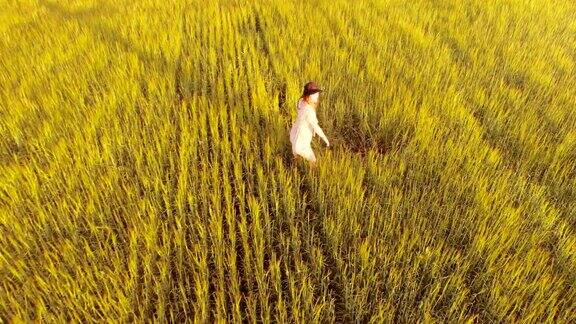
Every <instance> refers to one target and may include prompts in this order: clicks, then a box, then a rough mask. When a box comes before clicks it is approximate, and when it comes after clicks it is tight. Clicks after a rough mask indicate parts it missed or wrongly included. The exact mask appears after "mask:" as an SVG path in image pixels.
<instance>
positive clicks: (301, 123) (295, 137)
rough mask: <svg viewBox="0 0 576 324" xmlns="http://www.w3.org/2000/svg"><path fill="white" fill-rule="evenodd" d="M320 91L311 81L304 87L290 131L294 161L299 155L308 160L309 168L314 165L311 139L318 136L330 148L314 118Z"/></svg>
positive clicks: (314, 156)
mask: <svg viewBox="0 0 576 324" xmlns="http://www.w3.org/2000/svg"><path fill="white" fill-rule="evenodd" d="M322 91H323V90H322V89H319V88H318V86H317V85H316V83H314V82H312V81H311V82H308V83H306V85H304V91H303V93H302V96H301V97H300V98H299V99H298V104H297V109H298V116H297V117H296V121H295V122H294V124H293V125H292V128H291V129H290V142H291V143H292V154H293V157H294V159H295V158H296V157H297V156H298V155H300V156H302V157H303V158H304V159H306V160H308V161H309V162H310V165H311V166H314V165H315V163H316V155H314V151H312V147H311V146H310V143H311V142H312V137H314V136H315V135H316V134H318V135H319V136H320V138H322V139H323V140H324V142H325V143H326V146H327V147H328V146H330V142H329V141H328V138H327V137H326V135H325V134H324V132H323V131H322V128H320V126H319V125H318V119H317V118H316V107H317V106H318V97H319V95H320V92H322Z"/></svg>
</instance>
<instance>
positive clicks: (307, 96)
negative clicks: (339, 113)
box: [300, 94, 318, 108]
mask: <svg viewBox="0 0 576 324" xmlns="http://www.w3.org/2000/svg"><path fill="white" fill-rule="evenodd" d="M300 99H303V100H304V101H306V102H307V103H308V104H309V105H311V106H313V107H314V108H316V106H318V103H317V102H316V103H314V102H312V101H310V95H304V94H303V95H301V96H300Z"/></svg>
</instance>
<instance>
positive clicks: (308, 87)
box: [302, 81, 324, 96]
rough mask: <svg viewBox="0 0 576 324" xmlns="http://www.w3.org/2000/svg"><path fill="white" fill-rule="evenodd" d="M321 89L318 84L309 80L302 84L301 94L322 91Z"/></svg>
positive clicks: (307, 94)
mask: <svg viewBox="0 0 576 324" xmlns="http://www.w3.org/2000/svg"><path fill="white" fill-rule="evenodd" d="M322 91H324V90H323V89H320V88H319V87H318V85H317V84H316V83H315V82H314V81H310V82H308V83H306V84H305V85H304V90H303V91H302V95H303V96H309V95H311V94H314V93H316V92H322Z"/></svg>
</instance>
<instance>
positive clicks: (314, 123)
mask: <svg viewBox="0 0 576 324" xmlns="http://www.w3.org/2000/svg"><path fill="white" fill-rule="evenodd" d="M308 122H309V123H310V125H312V128H313V129H314V132H315V133H316V134H318V135H319V136H320V137H321V138H322V139H323V140H324V142H326V146H330V142H329V141H328V138H327V137H326V135H325V134H324V131H322V128H321V127H320V125H318V118H316V113H315V112H314V111H310V113H309V114H308Z"/></svg>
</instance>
